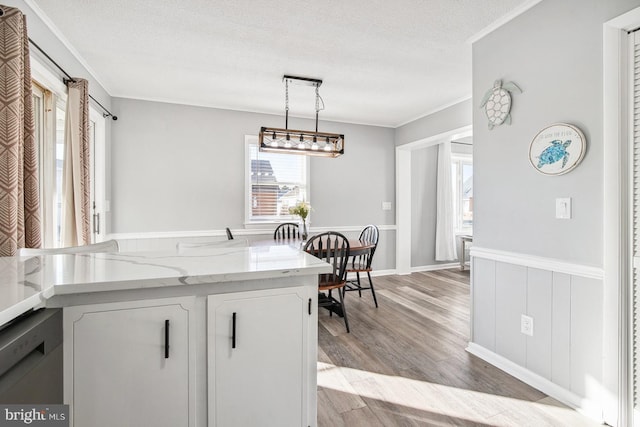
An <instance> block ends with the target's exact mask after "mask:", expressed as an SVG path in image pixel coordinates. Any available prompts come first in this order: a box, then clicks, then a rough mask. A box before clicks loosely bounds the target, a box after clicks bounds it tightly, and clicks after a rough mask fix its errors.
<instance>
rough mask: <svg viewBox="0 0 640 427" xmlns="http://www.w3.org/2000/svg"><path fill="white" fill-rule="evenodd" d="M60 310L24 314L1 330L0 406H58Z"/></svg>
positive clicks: (61, 401) (60, 387)
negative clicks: (26, 404)
mask: <svg viewBox="0 0 640 427" xmlns="http://www.w3.org/2000/svg"><path fill="white" fill-rule="evenodd" d="M62 347H63V346H62V309H59V308H55V309H40V310H37V311H31V312H29V313H26V314H24V315H22V316H20V317H18V318H16V319H14V320H12V321H11V322H9V323H7V324H5V325H3V326H1V327H0V404H25V403H28V404H61V403H63V396H62V393H63V377H62V366H63V359H62Z"/></svg>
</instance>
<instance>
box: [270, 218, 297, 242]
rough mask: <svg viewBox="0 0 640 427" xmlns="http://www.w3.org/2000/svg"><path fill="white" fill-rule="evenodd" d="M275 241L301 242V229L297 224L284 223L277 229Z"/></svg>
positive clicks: (274, 234)
mask: <svg viewBox="0 0 640 427" xmlns="http://www.w3.org/2000/svg"><path fill="white" fill-rule="evenodd" d="M273 240H300V229H299V228H298V224H296V223H295V222H284V223H282V224H280V225H279V226H278V227H276V231H274V232H273Z"/></svg>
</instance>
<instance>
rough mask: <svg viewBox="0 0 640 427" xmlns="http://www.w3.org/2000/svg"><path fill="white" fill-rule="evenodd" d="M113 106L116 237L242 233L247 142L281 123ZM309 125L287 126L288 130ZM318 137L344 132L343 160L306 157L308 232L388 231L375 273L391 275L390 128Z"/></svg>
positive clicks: (327, 126)
mask: <svg viewBox="0 0 640 427" xmlns="http://www.w3.org/2000/svg"><path fill="white" fill-rule="evenodd" d="M113 108H114V111H115V113H116V114H117V115H118V117H119V119H118V121H117V124H116V125H114V126H113V140H112V147H113V148H112V159H113V161H112V186H113V192H112V197H111V212H112V220H113V222H112V228H111V232H112V233H115V234H123V233H145V232H147V233H157V232H181V231H184V232H188V231H201V230H220V229H224V228H225V227H230V228H231V229H239V230H242V229H244V217H245V206H244V204H245V198H244V193H245V188H244V185H245V158H244V156H245V135H257V133H258V132H259V129H260V127H261V126H270V127H284V118H283V117H282V116H276V115H266V114H256V113H247V112H239V111H230V110H220V109H214V108H203V107H193V106H185V105H177V104H168V103H158V102H148V101H138V100H131V99H122V98H114V99H113ZM314 125H315V123H314V122H313V121H312V120H307V119H295V118H294V119H290V121H289V128H291V129H313V126H314ZM319 129H320V130H322V131H327V132H339V133H343V134H344V135H345V155H343V156H341V157H338V158H336V159H331V158H315V157H312V158H311V162H310V163H311V164H310V169H311V171H310V190H311V193H310V197H309V201H310V202H311V204H312V207H313V212H312V217H311V219H312V223H311V231H312V232H313V228H314V227H329V228H331V227H335V228H339V227H349V226H351V227H356V226H357V227H360V226H363V225H366V224H370V223H372V224H376V225H378V226H380V225H389V226H390V229H389V230H386V231H383V232H382V233H381V237H380V247H379V248H378V252H376V258H377V259H376V260H374V267H376V268H377V269H390V268H394V265H395V231H394V230H393V226H394V225H395V211H394V210H393V209H392V210H390V211H383V210H382V202H391V205H392V207H395V148H394V143H393V135H394V132H393V129H390V128H383V127H375V126H363V125H354V124H346V123H333V122H320V125H319ZM352 233H354V235H353V236H349V237H355V238H357V237H358V233H357V232H355V231H353V232H352ZM347 234H349V233H347ZM249 237H250V238H254V237H255V236H249ZM262 238H264V236H263V237H262ZM167 244H168V245H172V244H173V243H171V242H169V243H167ZM143 246H144V245H143ZM143 246H140V247H143Z"/></svg>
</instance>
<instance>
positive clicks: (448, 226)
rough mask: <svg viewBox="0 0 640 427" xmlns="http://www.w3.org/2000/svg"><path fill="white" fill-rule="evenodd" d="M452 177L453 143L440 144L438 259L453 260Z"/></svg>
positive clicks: (454, 247) (437, 194)
mask: <svg viewBox="0 0 640 427" xmlns="http://www.w3.org/2000/svg"><path fill="white" fill-rule="evenodd" d="M451 180H452V178H451V143H450V142H444V143H442V144H440V145H438V176H437V189H436V261H453V260H455V259H457V258H458V257H457V255H456V234H455V229H454V223H453V209H454V207H453V183H452V181H451Z"/></svg>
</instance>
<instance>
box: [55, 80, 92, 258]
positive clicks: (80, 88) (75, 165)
mask: <svg viewBox="0 0 640 427" xmlns="http://www.w3.org/2000/svg"><path fill="white" fill-rule="evenodd" d="M67 88H68V89H69V91H68V93H67V112H66V120H65V127H64V128H65V130H64V132H65V135H64V165H63V167H62V221H61V222H62V230H61V231H62V232H61V240H62V242H61V243H62V246H77V245H88V244H89V243H91V233H90V230H89V227H90V217H89V214H90V206H89V201H90V189H91V186H90V183H89V177H90V174H89V168H90V164H89V82H88V81H87V80H85V79H76V78H74V79H73V80H70V81H68V82H67Z"/></svg>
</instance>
